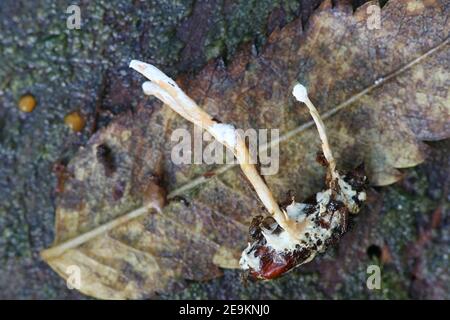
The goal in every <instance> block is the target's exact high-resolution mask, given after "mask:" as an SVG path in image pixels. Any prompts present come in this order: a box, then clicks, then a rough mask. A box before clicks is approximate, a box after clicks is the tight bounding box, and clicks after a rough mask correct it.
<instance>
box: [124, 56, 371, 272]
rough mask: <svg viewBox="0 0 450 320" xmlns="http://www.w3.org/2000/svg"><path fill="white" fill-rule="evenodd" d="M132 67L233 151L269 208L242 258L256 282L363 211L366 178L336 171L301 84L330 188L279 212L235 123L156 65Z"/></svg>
mask: <svg viewBox="0 0 450 320" xmlns="http://www.w3.org/2000/svg"><path fill="white" fill-rule="evenodd" d="M130 67H131V68H133V69H135V70H136V71H138V72H139V73H141V74H142V75H144V76H145V77H146V78H148V79H149V80H150V81H147V82H144V83H143V85H142V88H143V91H144V93H145V94H147V95H153V96H155V97H157V98H158V99H159V100H161V101H162V102H164V103H165V104H166V105H167V106H169V107H170V108H171V109H173V110H174V111H175V112H177V113H178V114H179V115H181V116H182V117H184V118H185V119H187V120H188V121H191V122H192V123H194V124H195V125H197V126H199V127H200V128H202V129H205V130H206V131H208V132H209V133H210V134H211V135H212V136H213V137H214V138H215V139H216V140H218V141H219V142H220V143H222V144H224V145H225V146H226V147H228V148H229V149H230V150H232V151H233V153H234V155H235V156H236V158H237V160H238V162H239V164H240V167H241V169H242V171H243V173H244V174H245V175H246V177H247V178H248V180H249V182H250V183H251V184H252V186H253V188H254V190H255V192H256V194H257V195H258V197H259V199H260V200H261V202H262V203H263V205H264V207H265V209H266V210H267V216H266V217H262V216H256V217H255V218H254V219H253V221H252V223H251V226H250V228H249V243H248V245H247V247H246V248H245V249H244V251H243V252H242V254H241V259H240V266H241V268H242V269H243V270H245V271H246V273H247V274H248V275H249V276H251V277H253V278H255V279H273V278H276V277H278V276H280V275H282V274H284V273H286V272H288V271H289V270H291V269H293V268H295V267H297V266H299V265H301V264H304V263H307V262H309V261H311V260H312V259H313V258H314V257H315V256H316V255H317V254H318V253H321V252H324V251H325V250H326V248H327V247H328V246H329V245H330V244H331V243H332V242H333V241H335V240H336V239H338V238H339V236H341V235H342V234H343V233H344V232H345V231H346V227H347V219H348V214H349V213H352V214H355V213H357V212H358V211H359V209H360V207H361V204H362V202H363V201H364V200H365V198H366V194H365V191H364V187H365V184H366V180H367V179H366V176H365V174H364V170H363V168H362V167H359V168H356V169H355V170H353V171H350V172H349V173H347V174H345V175H341V174H340V173H339V172H338V171H337V170H336V161H335V159H334V157H333V154H332V152H331V149H330V145H329V142H328V137H327V135H326V130H325V125H324V124H323V122H322V119H321V118H320V115H319V113H318V111H317V109H316V108H315V107H314V105H313V104H312V102H311V100H310V99H309V97H308V93H307V90H306V88H305V87H304V86H303V85H301V84H296V85H295V86H294V88H293V91H292V94H293V95H294V97H295V98H296V99H297V100H298V101H299V102H303V103H305V104H306V106H307V107H308V110H309V112H310V114H311V116H312V118H313V120H314V122H315V124H316V128H317V131H318V133H319V136H320V139H321V141H322V151H323V155H324V158H325V159H326V161H325V162H326V166H327V178H326V183H325V184H326V189H325V190H323V191H320V192H318V193H317V194H316V197H315V201H314V202H313V203H298V202H295V200H294V199H292V203H291V204H290V205H288V206H286V207H285V208H280V206H279V204H278V202H277V201H276V200H275V198H274V196H273V195H272V192H271V191H270V189H269V187H268V186H267V185H266V183H265V182H264V180H263V179H262V177H261V176H260V174H259V172H258V171H257V169H256V167H255V165H254V164H252V163H250V162H249V159H250V156H249V151H248V149H247V146H246V144H245V140H244V138H243V137H242V136H240V135H239V134H238V133H237V131H236V130H235V127H234V126H233V125H232V124H223V123H218V122H217V121H215V120H214V118H213V117H211V116H210V115H209V114H208V113H206V112H205V111H204V110H202V109H201V108H200V107H199V106H198V105H197V104H196V103H195V102H194V101H193V100H192V99H191V98H190V97H188V96H187V95H186V94H185V93H184V92H183V91H182V90H181V89H180V88H179V87H178V85H177V84H176V83H175V81H173V80H172V79H171V78H169V77H168V76H166V75H165V74H164V73H163V72H162V71H160V70H159V69H158V68H156V67H155V66H152V65H150V64H147V63H144V62H141V61H137V60H133V61H131V63H130Z"/></svg>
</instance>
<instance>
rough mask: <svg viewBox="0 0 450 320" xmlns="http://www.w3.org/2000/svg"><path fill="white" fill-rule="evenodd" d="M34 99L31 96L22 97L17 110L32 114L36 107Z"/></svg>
mask: <svg viewBox="0 0 450 320" xmlns="http://www.w3.org/2000/svg"><path fill="white" fill-rule="evenodd" d="M36 104H37V102H36V99H35V98H34V97H33V96H32V95H31V94H26V95H24V96H22V97H21V98H20V100H19V104H18V107H19V110H20V111H22V112H27V113H28V112H32V111H33V110H34V108H35V107H36Z"/></svg>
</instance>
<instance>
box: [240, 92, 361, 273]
mask: <svg viewBox="0 0 450 320" xmlns="http://www.w3.org/2000/svg"><path fill="white" fill-rule="evenodd" d="M293 95H294V96H295V98H296V99H297V100H298V101H300V102H304V103H305V104H306V105H307V107H308V109H309V111H310V113H311V115H312V117H313V119H314V122H315V124H316V126H317V129H318V131H319V136H320V138H321V140H322V149H323V155H324V157H325V160H326V161H324V162H325V164H326V166H327V170H328V172H327V178H326V180H327V181H326V186H327V189H325V190H323V191H321V192H319V193H317V194H316V195H315V197H314V198H313V199H312V200H311V201H308V202H307V203H298V202H295V201H294V200H293V201H292V203H291V204H289V205H288V206H286V207H285V208H284V209H283V212H284V213H285V215H286V216H287V219H288V221H290V222H292V223H296V224H297V226H300V227H299V228H296V230H295V232H292V230H285V229H283V228H282V227H281V226H280V225H279V224H278V223H277V221H275V219H272V218H271V217H267V218H265V219H263V218H262V217H260V216H259V217H256V218H254V219H253V222H252V225H251V227H250V230H249V244H248V246H247V248H246V249H245V250H244V251H243V252H242V255H241V260H240V266H241V268H242V269H243V270H246V271H247V273H248V274H249V275H250V276H251V277H253V278H256V279H273V278H276V277H278V276H280V275H282V274H284V273H286V272H287V271H289V270H291V269H293V268H295V267H296V266H299V265H301V264H304V263H307V262H309V261H311V260H312V259H314V257H315V256H316V255H317V254H318V253H321V252H324V251H325V250H326V248H327V247H328V246H329V245H330V244H331V243H333V242H334V241H336V240H337V239H338V238H339V237H340V236H341V235H342V234H343V233H344V232H345V231H346V228H347V221H348V214H349V213H351V214H355V213H357V212H358V211H359V210H360V207H361V204H362V202H364V201H365V200H366V193H365V191H364V187H365V185H366V180H367V178H366V176H365V174H364V168H363V166H360V167H358V168H356V169H354V170H353V171H350V172H349V173H347V174H346V175H341V174H340V173H339V172H338V171H337V170H336V168H335V166H336V165H335V160H334V158H333V155H332V153H331V149H330V147H329V143H328V138H327V136H326V131H325V126H324V124H323V122H322V120H321V119H320V116H319V113H318V112H317V109H316V108H315V107H314V105H313V104H312V103H311V101H310V100H309V98H308V95H307V92H306V88H305V87H303V86H302V85H300V84H297V85H296V86H295V87H294V90H293Z"/></svg>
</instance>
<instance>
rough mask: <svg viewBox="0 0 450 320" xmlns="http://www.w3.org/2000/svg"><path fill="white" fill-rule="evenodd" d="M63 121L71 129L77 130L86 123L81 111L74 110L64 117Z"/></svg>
mask: <svg viewBox="0 0 450 320" xmlns="http://www.w3.org/2000/svg"><path fill="white" fill-rule="evenodd" d="M64 123H65V124H66V125H67V126H68V127H69V128H70V129H72V130H73V131H75V132H79V131H81V130H83V128H84V126H85V125H86V120H85V119H84V117H83V115H82V114H81V113H79V112H78V111H74V112H71V113H69V114H67V115H66V116H65V117H64Z"/></svg>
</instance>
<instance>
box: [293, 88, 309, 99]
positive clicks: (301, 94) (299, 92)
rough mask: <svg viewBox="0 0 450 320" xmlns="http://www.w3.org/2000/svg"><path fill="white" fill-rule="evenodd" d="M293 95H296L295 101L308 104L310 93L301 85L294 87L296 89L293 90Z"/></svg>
mask: <svg viewBox="0 0 450 320" xmlns="http://www.w3.org/2000/svg"><path fill="white" fill-rule="evenodd" d="M292 94H293V95H294V97H295V99H297V100H298V101H300V102H306V100H307V99H308V92H307V91H306V88H305V86H303V85H301V84H300V83H297V84H296V85H295V86H294V89H292Z"/></svg>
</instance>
